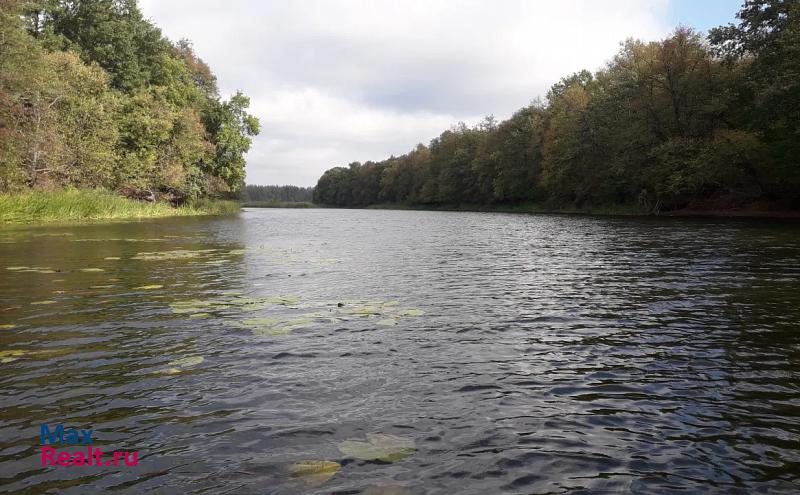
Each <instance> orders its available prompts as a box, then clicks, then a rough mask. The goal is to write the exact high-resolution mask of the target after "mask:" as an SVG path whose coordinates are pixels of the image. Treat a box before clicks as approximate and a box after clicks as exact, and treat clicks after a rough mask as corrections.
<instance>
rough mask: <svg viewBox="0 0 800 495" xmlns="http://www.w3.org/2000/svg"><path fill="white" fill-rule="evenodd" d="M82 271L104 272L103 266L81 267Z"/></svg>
mask: <svg viewBox="0 0 800 495" xmlns="http://www.w3.org/2000/svg"><path fill="white" fill-rule="evenodd" d="M81 271H82V272H84V273H95V272H104V271H105V270H103V269H102V268H81Z"/></svg>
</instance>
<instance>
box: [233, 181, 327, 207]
mask: <svg viewBox="0 0 800 495" xmlns="http://www.w3.org/2000/svg"><path fill="white" fill-rule="evenodd" d="M313 198H314V188H313V187H299V186H277V185H276V186H258V185H254V184H247V187H246V188H245V194H244V199H245V201H264V202H270V203H310V202H311V201H312V200H313Z"/></svg>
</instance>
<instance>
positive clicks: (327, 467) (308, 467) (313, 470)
mask: <svg viewBox="0 0 800 495" xmlns="http://www.w3.org/2000/svg"><path fill="white" fill-rule="evenodd" d="M341 467H342V465H341V464H339V463H338V462H333V461H317V460H307V461H297V462H295V463H293V464H292V465H291V466H289V472H290V473H291V475H292V476H293V477H295V478H301V479H302V480H303V482H305V483H306V484H308V485H311V486H319V485H322V484H323V483H325V482H326V481H328V480H330V479H331V478H333V477H334V476H335V475H336V473H337V472H339V469H341Z"/></svg>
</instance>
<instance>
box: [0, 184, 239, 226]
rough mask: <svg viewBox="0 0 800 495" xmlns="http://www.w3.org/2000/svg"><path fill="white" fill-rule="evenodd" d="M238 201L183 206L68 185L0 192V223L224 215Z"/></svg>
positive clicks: (201, 201) (234, 208) (206, 201)
mask: <svg viewBox="0 0 800 495" xmlns="http://www.w3.org/2000/svg"><path fill="white" fill-rule="evenodd" d="M239 209H240V207H239V204H238V203H236V202H235V201H223V200H214V199H198V200H194V201H191V202H190V203H187V204H186V205H183V206H180V207H177V208H175V207H173V206H171V205H170V204H168V203H146V202H143V201H136V200H132V199H127V198H124V197H122V196H119V195H117V194H114V193H111V192H108V191H102V190H81V189H69V190H63V191H48V192H42V191H35V192H34V191H31V192H24V193H14V194H0V224H45V223H47V224H51V223H75V222H78V223H80V222H97V221H106V220H138V219H145V218H162V217H176V216H197V215H224V214H230V213H235V212H237V211H239Z"/></svg>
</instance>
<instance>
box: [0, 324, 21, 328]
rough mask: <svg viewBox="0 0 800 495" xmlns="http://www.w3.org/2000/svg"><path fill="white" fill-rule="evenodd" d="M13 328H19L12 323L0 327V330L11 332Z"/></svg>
mask: <svg viewBox="0 0 800 495" xmlns="http://www.w3.org/2000/svg"><path fill="white" fill-rule="evenodd" d="M12 328H17V326H16V325H13V324H11V323H7V324H3V325H0V329H2V330H10V329H12Z"/></svg>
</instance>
